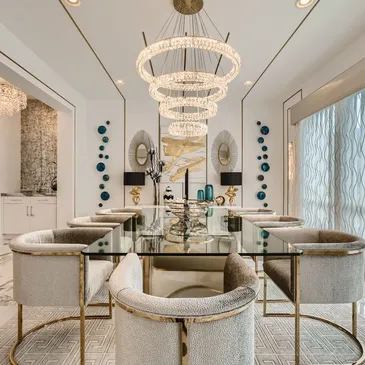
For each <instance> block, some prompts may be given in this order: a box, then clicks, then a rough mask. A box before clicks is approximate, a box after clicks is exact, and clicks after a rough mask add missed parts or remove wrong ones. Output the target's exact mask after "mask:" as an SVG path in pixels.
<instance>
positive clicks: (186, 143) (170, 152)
mask: <svg viewBox="0 0 365 365" xmlns="http://www.w3.org/2000/svg"><path fill="white" fill-rule="evenodd" d="M169 124H170V121H168V120H163V119H162V118H161V120H160V148H161V152H160V156H161V159H162V160H164V161H165V162H166V165H165V169H164V173H163V174H162V180H161V182H170V183H175V182H183V180H184V174H185V171H186V169H189V182H191V183H203V184H205V183H206V159H207V148H206V142H207V141H206V136H203V137H176V136H172V135H170V134H169V132H168V126H169Z"/></svg>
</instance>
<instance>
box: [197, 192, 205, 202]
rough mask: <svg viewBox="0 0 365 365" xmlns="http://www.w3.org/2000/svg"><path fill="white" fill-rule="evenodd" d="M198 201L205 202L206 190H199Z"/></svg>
mask: <svg viewBox="0 0 365 365" xmlns="http://www.w3.org/2000/svg"><path fill="white" fill-rule="evenodd" d="M197 199H198V200H199V201H202V200H204V190H198V194H197Z"/></svg>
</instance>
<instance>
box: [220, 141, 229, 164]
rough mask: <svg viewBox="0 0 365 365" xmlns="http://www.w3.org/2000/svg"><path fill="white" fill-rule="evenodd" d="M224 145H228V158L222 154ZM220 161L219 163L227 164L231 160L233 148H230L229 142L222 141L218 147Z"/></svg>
mask: <svg viewBox="0 0 365 365" xmlns="http://www.w3.org/2000/svg"><path fill="white" fill-rule="evenodd" d="M224 147H226V149H227V153H228V155H227V158H226V157H222V156H221V152H223V150H222V149H223V148H224ZM218 161H219V163H220V164H221V165H222V166H227V165H228V164H229V163H230V162H231V150H230V148H229V146H228V144H227V143H225V142H223V143H221V144H220V145H219V147H218ZM223 161H225V162H223Z"/></svg>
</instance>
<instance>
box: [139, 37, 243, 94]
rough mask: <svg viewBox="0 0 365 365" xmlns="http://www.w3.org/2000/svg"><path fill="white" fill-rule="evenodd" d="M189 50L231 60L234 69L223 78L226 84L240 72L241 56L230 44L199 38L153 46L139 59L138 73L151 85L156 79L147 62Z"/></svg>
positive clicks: (179, 38) (164, 41)
mask: <svg viewBox="0 0 365 365" xmlns="http://www.w3.org/2000/svg"><path fill="white" fill-rule="evenodd" d="M187 48H192V49H196V50H202V51H209V52H214V53H217V54H218V55H222V56H223V57H226V58H227V59H229V60H230V61H231V62H232V68H231V70H230V71H229V72H228V73H226V74H225V75H224V76H222V79H223V81H224V82H225V83H226V84H227V83H229V82H231V81H232V80H233V79H234V78H235V77H236V76H237V75H238V73H239V71H240V67H241V59H240V56H239V54H238V53H237V52H236V51H235V50H234V49H233V48H232V47H231V46H230V45H229V44H227V43H224V42H222V41H219V40H217V39H213V38H207V37H198V36H193V37H192V36H184V37H174V38H167V39H163V40H162V41H159V42H156V43H153V44H151V45H150V46H148V47H146V48H145V49H144V50H143V51H142V52H141V53H140V54H139V56H138V58H137V71H138V73H139V74H140V76H141V77H142V79H143V80H145V81H147V82H148V83H150V84H151V83H152V82H154V81H155V79H156V78H155V77H154V76H153V75H151V74H150V73H149V72H148V71H147V70H146V68H145V64H146V62H147V61H149V60H151V59H152V58H153V57H154V56H157V55H159V54H162V53H165V52H169V51H176V50H179V49H187ZM193 90H196V89H193Z"/></svg>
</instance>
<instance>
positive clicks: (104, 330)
mask: <svg viewBox="0 0 365 365" xmlns="http://www.w3.org/2000/svg"><path fill="white" fill-rule="evenodd" d="M0 280H1V281H0V303H1V306H0V365H8V364H9V361H8V357H7V356H8V352H9V350H10V347H11V344H12V343H13V342H14V340H15V338H16V317H15V315H16V304H15V303H14V302H13V301H12V257H11V254H9V251H8V249H7V248H6V247H5V248H3V249H2V250H1V251H0ZM269 294H270V296H275V297H277V296H280V293H279V291H278V290H277V289H276V288H274V287H273V285H270V287H269ZM98 296H99V297H100V298H97V300H100V299H103V298H105V299H106V296H107V290H106V288H104V290H103V291H101V292H100V293H99V294H98ZM269 308H270V310H273V311H277V312H282V311H291V310H292V309H293V308H292V305H290V304H287V303H281V304H274V305H271V306H270V307H269ZM100 310H104V309H98V308H90V309H88V311H89V313H98V311H100ZM302 310H303V312H306V313H310V314H314V315H319V316H323V317H326V318H328V319H330V320H333V321H335V322H337V323H339V324H341V325H343V326H345V327H347V328H350V327H351V307H350V305H340V306H318V305H317V306H311V305H305V306H302ZM72 313H75V314H76V313H77V309H75V308H49V307H36V308H29V307H28V308H27V307H26V308H25V318H26V320H25V329H27V328H30V327H33V326H35V325H37V324H39V323H42V322H44V321H49V320H52V319H55V318H59V317H63V316H67V315H70V314H72ZM255 315H256V349H255V352H256V359H255V363H256V365H264V364H265V365H268V364H269V365H289V364H292V363H293V351H294V350H293V345H294V337H293V334H294V321H293V319H287V318H263V317H262V306H261V305H260V304H256V313H255ZM86 333H87V343H86V344H87V348H86V352H87V355H86V358H87V364H88V365H91V364H93V365H114V364H115V362H114V343H115V332H114V322H113V320H97V321H87V327H86ZM301 335H302V339H301V349H302V364H304V365H311V364H316V365H318V364H346V363H347V364H348V363H351V361H353V360H356V359H357V357H358V356H359V350H358V348H357V347H356V345H355V344H354V343H353V342H352V341H351V340H350V339H348V338H347V337H346V336H343V335H342V334H341V333H339V332H338V331H337V330H335V329H333V328H332V327H329V326H327V325H325V324H322V323H319V322H316V321H312V320H303V322H302V331H301ZM359 335H360V338H361V339H362V340H365V319H363V318H361V317H360V318H359ZM78 340H79V327H78V322H77V321H69V322H62V323H59V324H56V325H53V326H49V327H46V328H44V329H43V330H41V331H39V332H38V333H36V334H35V335H32V336H30V338H29V339H27V340H26V341H24V344H23V345H22V346H21V347H20V348H19V351H18V353H17V359H18V361H19V362H20V363H21V364H34V365H38V364H39V365H50V364H53V365H61V364H62V365H69V364H70V365H77V364H79V358H78V356H79V347H78ZM227 365H228V364H227Z"/></svg>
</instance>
